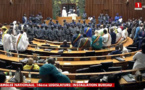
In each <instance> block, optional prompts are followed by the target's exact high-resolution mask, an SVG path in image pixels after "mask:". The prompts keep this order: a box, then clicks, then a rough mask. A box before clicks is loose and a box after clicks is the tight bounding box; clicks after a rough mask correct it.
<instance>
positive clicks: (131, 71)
mask: <svg viewBox="0 0 145 90" xmlns="http://www.w3.org/2000/svg"><path fill="white" fill-rule="evenodd" d="M140 70H141V71H144V70H145V69H140ZM0 71H3V72H9V70H8V69H3V68H0ZM11 71H12V72H16V71H15V70H11ZM136 71H137V70H124V71H122V72H121V73H135V72H136ZM21 72H22V73H23V74H24V75H25V76H26V77H27V76H28V74H29V73H31V75H39V72H28V71H21ZM118 73H120V71H115V72H103V73H79V74H78V73H77V74H76V73H69V74H65V73H64V75H66V76H68V77H69V78H70V80H71V81H72V82H74V81H75V82H76V83H87V82H88V80H76V79H75V77H76V76H84V75H88V76H98V75H109V74H118ZM26 79H29V78H26ZM38 80H39V77H37V78H34V77H33V76H32V79H31V83H38ZM142 82H145V80H144V79H143V81H142ZM136 83H141V82H127V81H126V80H125V79H124V78H121V80H120V84H121V85H129V84H136Z"/></svg>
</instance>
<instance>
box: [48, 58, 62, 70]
mask: <svg viewBox="0 0 145 90" xmlns="http://www.w3.org/2000/svg"><path fill="white" fill-rule="evenodd" d="M55 61H56V60H55V58H53V57H50V58H49V59H48V62H47V64H52V65H54V66H56V63H55ZM56 69H57V70H58V71H60V72H62V70H61V69H60V68H57V67H56Z"/></svg>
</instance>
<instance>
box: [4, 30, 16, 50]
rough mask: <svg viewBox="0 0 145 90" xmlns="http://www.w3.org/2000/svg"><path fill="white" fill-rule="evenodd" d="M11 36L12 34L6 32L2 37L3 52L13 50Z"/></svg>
mask: <svg viewBox="0 0 145 90" xmlns="http://www.w3.org/2000/svg"><path fill="white" fill-rule="evenodd" d="M11 34H12V32H8V33H6V34H5V35H4V37H3V47H4V51H9V50H14V46H13V41H12V36H11Z"/></svg>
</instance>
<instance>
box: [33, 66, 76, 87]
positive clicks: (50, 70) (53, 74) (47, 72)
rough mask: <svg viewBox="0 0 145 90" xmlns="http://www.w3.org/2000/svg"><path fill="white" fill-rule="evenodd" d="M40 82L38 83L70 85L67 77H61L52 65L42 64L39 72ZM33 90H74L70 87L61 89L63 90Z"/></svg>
mask: <svg viewBox="0 0 145 90" xmlns="http://www.w3.org/2000/svg"><path fill="white" fill-rule="evenodd" d="M39 74H40V78H41V79H40V80H39V83H70V80H69V78H68V77H67V76H65V75H63V74H62V73H61V72H59V71H58V70H57V69H56V67H55V66H54V65H52V64H44V65H43V66H42V67H41V68H40V70H39ZM34 90H75V88H71V87H63V88H58V87H56V88H54V87H53V88H52V87H45V88H35V89H34Z"/></svg>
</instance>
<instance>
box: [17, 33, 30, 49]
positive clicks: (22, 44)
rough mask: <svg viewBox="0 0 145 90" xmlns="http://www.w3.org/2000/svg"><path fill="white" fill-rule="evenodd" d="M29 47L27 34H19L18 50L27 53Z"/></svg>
mask: <svg viewBox="0 0 145 90" xmlns="http://www.w3.org/2000/svg"><path fill="white" fill-rule="evenodd" d="M28 45H29V41H28V38H27V35H26V34H25V33H23V34H19V35H18V36H17V38H16V47H15V48H16V50H17V51H25V50H26V49H27V47H28Z"/></svg>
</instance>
